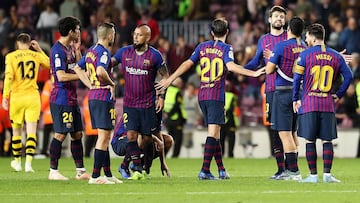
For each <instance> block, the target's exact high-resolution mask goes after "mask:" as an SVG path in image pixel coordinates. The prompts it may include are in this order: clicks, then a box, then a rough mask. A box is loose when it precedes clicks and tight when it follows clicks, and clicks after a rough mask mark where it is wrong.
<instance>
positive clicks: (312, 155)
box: [306, 143, 317, 175]
mask: <svg viewBox="0 0 360 203" xmlns="http://www.w3.org/2000/svg"><path fill="white" fill-rule="evenodd" d="M306 160H307V163H308V167H309V170H310V173H311V174H313V175H315V174H317V166H316V161H317V153H316V144H315V143H306Z"/></svg>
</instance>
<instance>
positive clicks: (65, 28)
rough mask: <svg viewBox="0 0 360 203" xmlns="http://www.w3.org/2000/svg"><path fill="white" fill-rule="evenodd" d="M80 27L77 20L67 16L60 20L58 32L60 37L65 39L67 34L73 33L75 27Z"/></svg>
mask: <svg viewBox="0 0 360 203" xmlns="http://www.w3.org/2000/svg"><path fill="white" fill-rule="evenodd" d="M78 25H79V26H80V25H81V22H80V20H79V19H78V18H75V17H73V16H68V17H64V18H62V19H60V21H59V32H60V35H61V36H63V37H65V36H67V35H68V34H69V32H70V31H71V30H72V31H74V32H75V30H76V27H77V26H78Z"/></svg>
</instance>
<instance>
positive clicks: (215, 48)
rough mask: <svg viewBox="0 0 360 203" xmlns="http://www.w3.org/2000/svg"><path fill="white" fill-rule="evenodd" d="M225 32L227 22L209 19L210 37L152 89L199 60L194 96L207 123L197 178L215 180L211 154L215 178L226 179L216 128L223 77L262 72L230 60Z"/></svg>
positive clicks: (220, 119) (162, 86)
mask: <svg viewBox="0 0 360 203" xmlns="http://www.w3.org/2000/svg"><path fill="white" fill-rule="evenodd" d="M228 33H229V29H228V22H227V21H226V20H225V19H222V18H221V19H215V20H213V21H212V23H211V34H212V36H213V37H214V40H209V41H206V42H203V43H200V44H199V45H198V46H197V47H196V48H195V51H194V52H193V54H192V55H191V57H190V58H189V59H188V60H186V61H184V62H183V63H182V64H181V65H180V66H179V67H178V68H177V69H176V71H175V72H174V73H173V74H172V75H171V76H170V77H169V78H168V79H166V80H161V81H160V82H159V83H158V84H157V85H156V88H160V89H165V88H167V87H169V85H170V84H171V83H172V82H173V81H174V80H175V79H176V78H177V77H179V76H180V75H182V74H183V73H185V72H186V71H187V70H189V69H190V68H191V67H193V66H194V65H195V64H196V63H197V62H198V61H200V66H201V85H200V90H199V96H198V97H199V104H200V108H201V110H202V112H203V115H204V121H205V125H207V126H208V137H207V138H206V142H205V151H204V160H203V165H202V168H201V170H200V173H199V175H198V178H199V179H201V180H214V179H215V177H214V176H213V175H212V173H211V172H210V163H211V160H212V158H213V157H214V158H215V160H216V163H217V166H218V172H219V178H220V179H228V178H230V176H229V174H228V173H227V172H226V170H225V167H224V165H223V161H222V151H221V144H220V127H221V125H222V124H224V123H225V112H224V111H225V109H224V106H225V79H226V74H227V72H228V71H232V72H234V73H237V74H243V75H247V76H253V77H257V76H259V75H261V74H263V72H264V69H259V70H257V71H251V70H247V69H245V68H243V67H241V66H239V65H237V64H235V63H234V54H233V49H232V46H231V45H229V44H226V43H225V40H226V37H227V35H228Z"/></svg>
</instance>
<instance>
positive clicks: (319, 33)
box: [307, 23, 325, 40]
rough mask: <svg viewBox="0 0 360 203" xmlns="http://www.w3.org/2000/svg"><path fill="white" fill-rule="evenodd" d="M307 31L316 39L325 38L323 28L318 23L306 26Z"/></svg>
mask: <svg viewBox="0 0 360 203" xmlns="http://www.w3.org/2000/svg"><path fill="white" fill-rule="evenodd" d="M307 32H308V34H309V35H311V36H314V37H315V38H316V39H319V40H324V39H325V28H324V26H323V25H321V24H319V23H314V24H311V25H309V26H308V27H307Z"/></svg>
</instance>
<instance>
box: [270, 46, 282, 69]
mask: <svg viewBox="0 0 360 203" xmlns="http://www.w3.org/2000/svg"><path fill="white" fill-rule="evenodd" d="M282 53H283V46H282V44H277V45H275V47H274V51H273V52H272V54H271V57H270V59H269V61H270V62H271V63H273V64H276V65H279V64H280V61H281V57H282Z"/></svg>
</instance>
